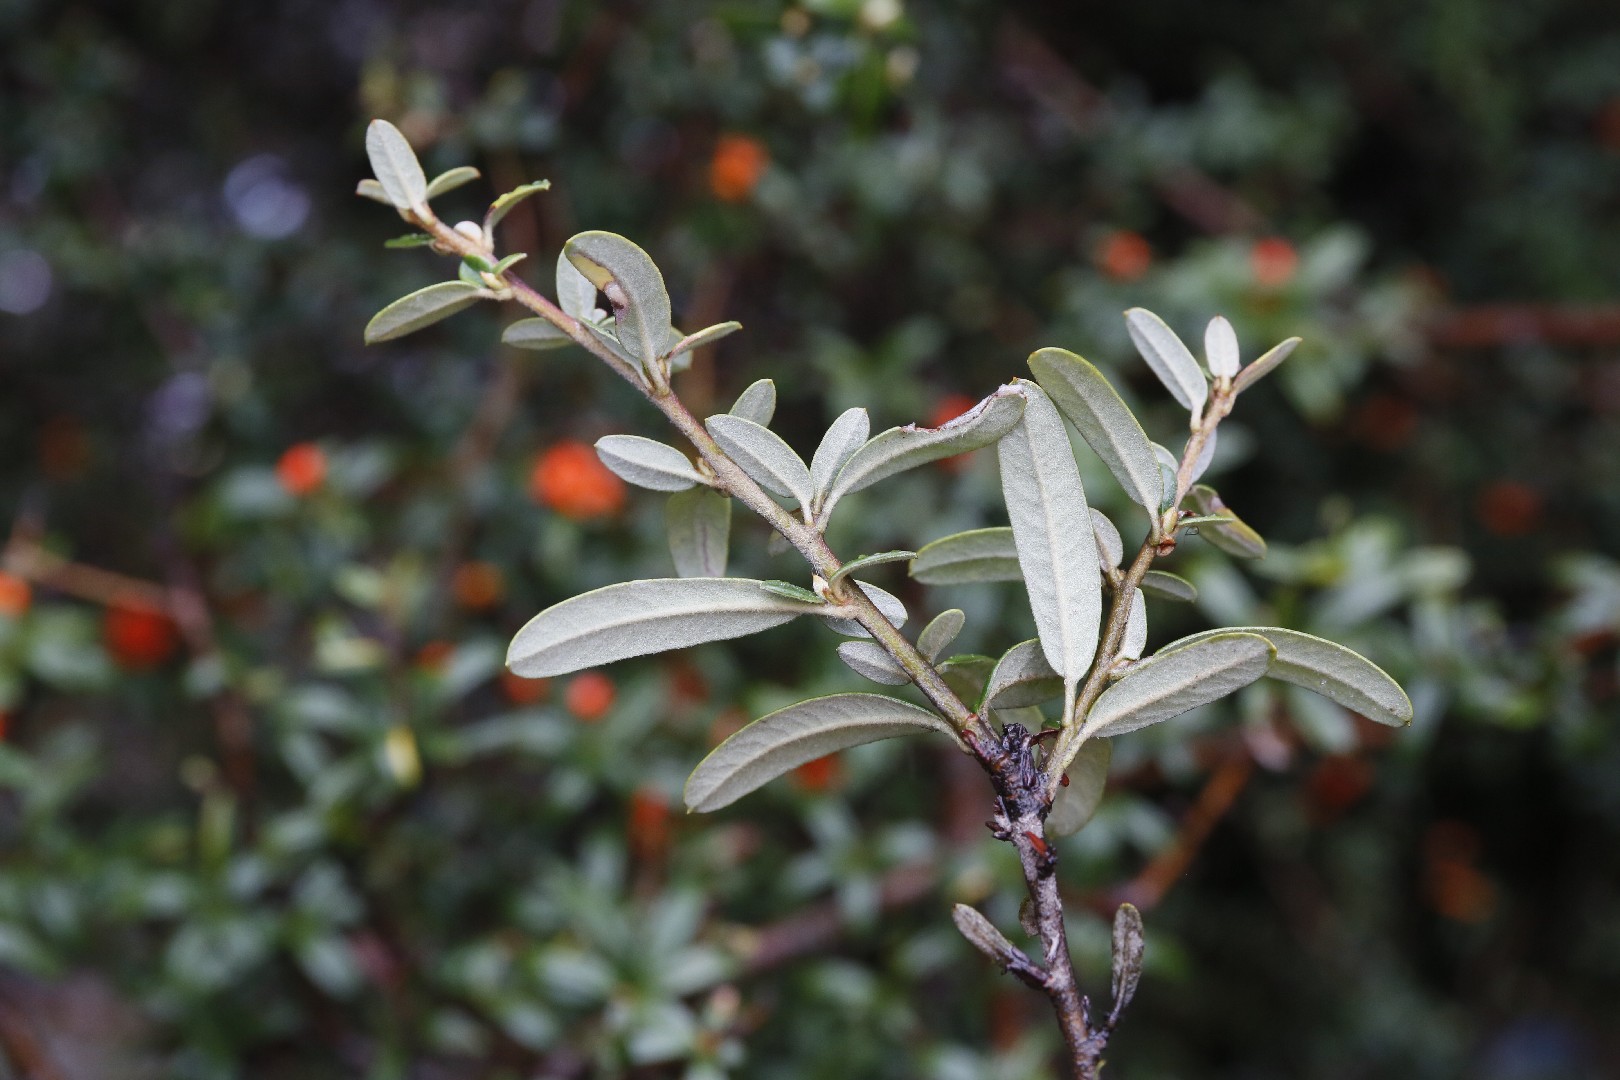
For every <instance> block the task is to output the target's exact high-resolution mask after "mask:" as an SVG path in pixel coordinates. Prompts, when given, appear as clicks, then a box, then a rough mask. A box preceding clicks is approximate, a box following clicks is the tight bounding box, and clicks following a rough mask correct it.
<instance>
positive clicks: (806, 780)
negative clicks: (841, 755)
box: [793, 754, 844, 792]
mask: <svg viewBox="0 0 1620 1080" xmlns="http://www.w3.org/2000/svg"><path fill="white" fill-rule="evenodd" d="M843 779H844V768H843V764H842V763H841V762H840V761H839V759H838V755H837V754H826V755H823V756H822V757H818V758H816V759H815V760H814V761H807V762H805V763H804V764H803V765H800V766H799V767H798V768H797V769H794V770H793V782H794V783H796V784H798V785H799V787H800V788H801V789H802V790H804V791H811V792H821V791H832V790H833V789H834V788H836V787H838V785H839V784H840V783H841V782H842V781H843Z"/></svg>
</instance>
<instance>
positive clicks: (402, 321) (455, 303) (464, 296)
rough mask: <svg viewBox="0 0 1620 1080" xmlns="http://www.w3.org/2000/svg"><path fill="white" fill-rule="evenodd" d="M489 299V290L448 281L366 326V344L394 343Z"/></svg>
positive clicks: (398, 302) (413, 295) (417, 293)
mask: <svg viewBox="0 0 1620 1080" xmlns="http://www.w3.org/2000/svg"><path fill="white" fill-rule="evenodd" d="M488 296H489V292H488V290H486V289H483V288H480V287H479V286H476V285H469V284H468V283H466V282H463V281H445V282H441V283H439V284H438V285H429V286H428V287H427V288H425V289H418V290H416V291H415V292H413V293H411V294H410V295H408V296H402V297H400V298H399V299H398V300H395V301H394V302H393V303H392V304H389V305H388V306H387V307H385V308H383V309H382V310H381V311H379V312H377V314H376V315H373V316H372V318H371V321H370V322H369V323H367V324H366V344H368V345H374V344H376V343H377V342H379V341H390V340H392V339H393V338H397V337H404V336H405V335H406V334H409V333H412V332H414V331H417V330H420V329H422V328H423V327H424V326H432V325H433V324H434V323H436V322H438V321H439V320H440V319H447V318H449V317H450V316H451V315H454V314H455V313H456V312H458V311H461V310H462V309H463V308H468V307H471V306H472V305H473V304H476V303H477V302H478V301H480V300H483V299H485V298H486V297H488Z"/></svg>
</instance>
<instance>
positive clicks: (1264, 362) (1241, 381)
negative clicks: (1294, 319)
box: [1232, 337, 1300, 393]
mask: <svg viewBox="0 0 1620 1080" xmlns="http://www.w3.org/2000/svg"><path fill="white" fill-rule="evenodd" d="M1299 342H1300V339H1299V338H1297V337H1291V338H1289V339H1288V340H1287V341H1281V342H1278V343H1277V344H1276V345H1273V346H1272V347H1271V348H1270V349H1268V350H1267V351H1266V352H1265V354H1264V355H1263V356H1261V357H1260V358H1259V359H1258V360H1256V361H1255V362H1254V363H1252V364H1250V365H1249V366H1248V367H1246V368H1244V369H1243V370H1242V371H1240V372H1238V377H1237V379H1236V380H1235V381H1234V382H1233V383H1232V386H1233V387H1234V388H1235V389H1236V390H1237V391H1239V392H1240V393H1241V392H1242V391H1244V390H1246V389H1248V388H1249V387H1250V386H1253V385H1254V384H1255V383H1256V382H1258V381H1259V380H1261V379H1263V378H1265V377H1266V375H1267V374H1268V373H1269V372H1270V371H1271V369H1272V368H1274V367H1276V366H1277V365H1278V364H1280V363H1282V362H1283V361H1284V360H1286V359H1288V357H1289V355H1290V354H1291V353H1293V351H1294V349H1295V347H1296V346H1298V345H1299Z"/></svg>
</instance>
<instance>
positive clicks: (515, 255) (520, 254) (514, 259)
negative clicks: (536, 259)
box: [490, 251, 529, 274]
mask: <svg viewBox="0 0 1620 1080" xmlns="http://www.w3.org/2000/svg"><path fill="white" fill-rule="evenodd" d="M528 257H529V253H528V252H526V251H514V252H512V254H510V255H508V256H507V257H506V258H504V259H502V260H501V261H500V262H498V263H496V264H495V268H494V269H493V270H491V271H490V273H492V274H504V273H506V272H507V271H508V270H510V269H512V267H514V266H516V265H517V264H518V263H520V262H522V261H523V260H524V259H527V258H528Z"/></svg>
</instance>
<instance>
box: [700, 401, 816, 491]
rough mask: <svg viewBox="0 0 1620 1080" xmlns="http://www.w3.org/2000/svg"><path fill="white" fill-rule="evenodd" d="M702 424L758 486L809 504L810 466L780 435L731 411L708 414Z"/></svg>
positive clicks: (727, 454)
mask: <svg viewBox="0 0 1620 1080" xmlns="http://www.w3.org/2000/svg"><path fill="white" fill-rule="evenodd" d="M703 426H704V427H706V428H708V429H709V434H710V435H712V436H714V441H715V442H717V443H719V444H720V448H721V449H722V450H724V451H725V452H726V456H727V457H729V458H731V460H733V461H735V462H736V463H737V465H738V467H740V468H741V469H742V471H743V472H745V473H747V474H748V475H749V476H750V477H752V478H753V479H754V481H755V482H756V483H758V484H759V485H760V486H761V487H763V488H765V489H766V490H767V491H772V492H775V493H776V494H778V495H784V496H786V497H787V498H790V499H795V500H797V501H798V503H799V505H800V506H809V505H810V492H811V487H810V469H809V467H808V466H806V465H805V463H804V459H803V458H801V457H800V456H799V455H798V454H796V453H794V451H793V447H791V446H789V445H788V444H787V443H785V442H783V441H782V436H780V435H778V434H777V433H776V432H774V431H772V430H771V429H770V428H768V427H765V426H764V425H762V424H756V423H754V422H753V421H752V420H744V419H743V418H742V417H740V416H733V415H731V414H730V413H720V414H718V415H716V416H711V417H709V418H708V419H707V420H705V421H704V422H703Z"/></svg>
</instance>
